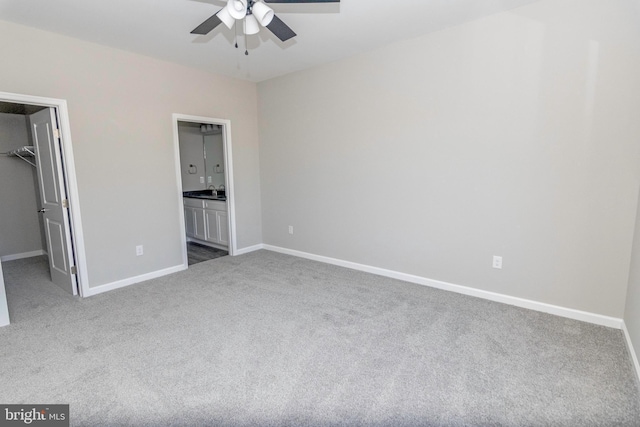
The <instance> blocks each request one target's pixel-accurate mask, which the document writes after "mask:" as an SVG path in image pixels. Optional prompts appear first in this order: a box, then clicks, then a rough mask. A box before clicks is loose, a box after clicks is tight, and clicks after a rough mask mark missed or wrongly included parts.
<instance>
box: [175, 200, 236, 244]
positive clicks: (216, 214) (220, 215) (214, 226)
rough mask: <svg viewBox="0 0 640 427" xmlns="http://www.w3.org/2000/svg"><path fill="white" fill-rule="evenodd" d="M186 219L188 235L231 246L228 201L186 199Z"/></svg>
mask: <svg viewBox="0 0 640 427" xmlns="http://www.w3.org/2000/svg"><path fill="white" fill-rule="evenodd" d="M183 200H184V221H185V227H186V233H187V237H188V238H190V239H192V240H196V241H198V240H199V241H201V242H207V243H213V244H214V245H215V246H219V247H225V248H227V247H228V246H229V221H228V216H227V203H226V202H223V201H220V200H207V199H192V198H188V197H185V198H184V199H183Z"/></svg>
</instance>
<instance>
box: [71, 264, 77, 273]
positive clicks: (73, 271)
mask: <svg viewBox="0 0 640 427" xmlns="http://www.w3.org/2000/svg"><path fill="white" fill-rule="evenodd" d="M71 274H78V269H77V268H76V266H75V265H74V266H73V267H71Z"/></svg>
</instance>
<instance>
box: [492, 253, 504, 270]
mask: <svg viewBox="0 0 640 427" xmlns="http://www.w3.org/2000/svg"><path fill="white" fill-rule="evenodd" d="M493 268H497V269H499V270H501V269H502V257H501V256H497V255H494V256H493Z"/></svg>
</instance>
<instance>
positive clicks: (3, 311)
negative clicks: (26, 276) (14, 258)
mask: <svg viewBox="0 0 640 427" xmlns="http://www.w3.org/2000/svg"><path fill="white" fill-rule="evenodd" d="M8 324H9V308H8V307H7V294H6V292H5V290H4V276H3V275H2V263H1V262H0V326H7V325H8Z"/></svg>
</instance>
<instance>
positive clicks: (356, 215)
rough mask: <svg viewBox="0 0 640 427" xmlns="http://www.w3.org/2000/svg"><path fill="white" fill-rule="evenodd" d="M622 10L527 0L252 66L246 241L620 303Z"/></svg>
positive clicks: (627, 34)
mask: <svg viewBox="0 0 640 427" xmlns="http://www.w3.org/2000/svg"><path fill="white" fill-rule="evenodd" d="M635 11H636V9H635V2H632V1H630V0H611V1H606V2H605V1H601V0H584V1H574V0H542V1H540V2H537V3H535V4H533V5H530V6H526V7H522V8H519V9H515V10H513V11H511V12H508V13H502V14H499V15H494V16H491V17H488V18H486V19H482V20H478V21H475V22H471V23H468V24H465V25H462V26H458V27H454V28H450V29H447V30H444V31H441V32H438V33H435V34H432V35H429V36H425V37H420V38H416V39H414V40H409V41H405V42H401V43H396V44H392V45H388V46H387V47H384V48H381V49H378V50H376V51H373V52H370V53H367V54H364V55H360V56H357V57H353V58H349V59H345V60H341V61H337V62H335V63H332V64H329V65H326V66H323V67H318V68H314V69H311V70H307V71H302V72H296V73H292V74H290V75H287V76H284V77H281V78H276V79H273V80H269V81H265V82H262V83H259V85H258V114H259V121H260V144H261V146H260V171H261V186H262V190H263V191H262V206H263V209H262V213H263V215H262V218H263V240H264V242H265V243H267V244H271V245H276V246H281V247H285V248H291V249H295V250H301V251H305V252H310V253H313V254H319V255H324V256H329V257H334V258H339V259H343V260H348V261H353V262H357V263H362V264H368V265H373V266H377V267H382V268H387V269H391V270H396V271H400V272H404V273H409V274H414V275H418V276H422V277H427V278H431V279H437V280H442V281H446V282H451V283H455V284H459V285H465V286H470V287H473V288H477V289H482V290H487V291H493V292H498V293H501V294H506V295H512V296H516V297H521V298H526V299H531V300H535V301H539V302H545V303H550V304H555V305H559V306H563V307H569V308H574V309H578V310H585V311H588V312H593V313H599V314H602V315H608V316H614V317H618V318H621V317H622V316H623V314H624V309H625V298H626V294H627V280H628V272H629V262H630V255H631V251H630V249H631V242H632V236H633V228H634V223H635V211H636V201H637V197H638V184H639V180H640V161H639V160H640V144H638V135H640V120H638V117H640V79H638V76H639V75H640V45H639V41H640V34H639V30H640V25H638V22H639V21H638V16H637V14H636V13H635ZM288 225H293V226H294V227H295V234H294V235H289V234H288V233H287V226H288ZM493 255H501V256H503V257H504V268H503V269H502V270H496V269H492V268H491V261H492V256H493Z"/></svg>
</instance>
